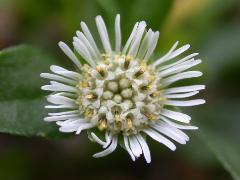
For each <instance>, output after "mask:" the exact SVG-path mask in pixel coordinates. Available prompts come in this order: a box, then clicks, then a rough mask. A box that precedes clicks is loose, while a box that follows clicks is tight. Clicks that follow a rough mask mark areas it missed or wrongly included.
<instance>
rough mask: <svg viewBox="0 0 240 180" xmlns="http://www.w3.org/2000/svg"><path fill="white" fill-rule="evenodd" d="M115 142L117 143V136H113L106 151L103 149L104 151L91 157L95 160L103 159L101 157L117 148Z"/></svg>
mask: <svg viewBox="0 0 240 180" xmlns="http://www.w3.org/2000/svg"><path fill="white" fill-rule="evenodd" d="M117 141H118V140H117V136H114V137H113V138H112V143H111V145H110V146H109V147H108V148H107V149H105V150H104V151H102V152H99V153H96V154H94V155H93V157H95V158H98V157H103V156H106V155H108V154H110V153H112V152H113V151H114V150H115V149H116V147H117Z"/></svg>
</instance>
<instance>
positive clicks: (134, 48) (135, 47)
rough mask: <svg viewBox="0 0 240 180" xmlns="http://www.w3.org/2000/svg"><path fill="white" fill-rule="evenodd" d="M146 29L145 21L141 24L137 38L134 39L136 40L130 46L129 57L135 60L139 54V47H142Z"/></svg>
mask: <svg viewBox="0 0 240 180" xmlns="http://www.w3.org/2000/svg"><path fill="white" fill-rule="evenodd" d="M145 27H146V23H145V22H144V21H142V22H140V23H139V26H138V29H137V33H136V35H135V37H134V39H133V41H132V43H131V45H130V48H129V52H128V55H130V56H131V57H133V58H135V57H136V55H137V52H138V49H139V46H140V42H141V40H142V36H143V33H144V30H145Z"/></svg>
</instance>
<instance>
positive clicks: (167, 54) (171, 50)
mask: <svg viewBox="0 0 240 180" xmlns="http://www.w3.org/2000/svg"><path fill="white" fill-rule="evenodd" d="M177 45H178V41H177V42H175V43H174V45H173V46H172V47H171V49H170V50H169V51H168V52H167V53H166V54H165V55H164V56H163V57H161V58H160V59H157V60H156V61H155V62H154V63H153V64H152V65H153V66H158V65H159V64H161V63H163V62H165V61H167V60H168V59H167V58H168V57H169V55H170V54H171V53H172V52H173V51H174V50H175V49H176V47H177Z"/></svg>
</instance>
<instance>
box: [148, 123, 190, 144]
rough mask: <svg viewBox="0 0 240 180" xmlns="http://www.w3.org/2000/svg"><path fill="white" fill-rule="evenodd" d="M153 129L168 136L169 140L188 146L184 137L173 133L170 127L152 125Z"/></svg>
mask: <svg viewBox="0 0 240 180" xmlns="http://www.w3.org/2000/svg"><path fill="white" fill-rule="evenodd" d="M151 127H152V128H154V129H155V130H157V131H158V132H160V133H162V134H164V135H166V136H168V137H169V138H171V139H173V140H174V141H176V142H178V143H180V144H186V141H185V139H184V138H183V137H181V136H179V135H178V134H177V133H174V132H173V131H171V129H170V128H168V127H163V126H161V125H159V124H151Z"/></svg>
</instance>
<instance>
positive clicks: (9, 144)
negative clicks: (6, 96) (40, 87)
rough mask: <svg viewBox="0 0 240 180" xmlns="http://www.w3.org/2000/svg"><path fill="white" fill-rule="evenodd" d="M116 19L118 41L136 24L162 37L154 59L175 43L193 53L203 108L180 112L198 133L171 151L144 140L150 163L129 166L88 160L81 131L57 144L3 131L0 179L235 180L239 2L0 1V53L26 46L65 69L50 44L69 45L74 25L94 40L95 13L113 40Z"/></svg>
mask: <svg viewBox="0 0 240 180" xmlns="http://www.w3.org/2000/svg"><path fill="white" fill-rule="evenodd" d="M116 13H120V14H121V24H122V31H123V39H124V40H126V38H127V37H128V35H129V33H130V31H131V29H132V26H133V24H134V22H135V21H138V20H146V22H147V24H148V26H149V27H151V28H153V29H154V30H159V31H160V32H161V35H160V40H159V44H158V47H157V49H156V51H155V52H156V54H157V55H161V54H163V53H164V52H166V51H167V50H168V49H169V48H170V47H171V45H172V44H173V43H174V42H175V41H176V40H179V41H180V44H181V45H183V44H185V43H190V44H191V50H190V51H192V52H199V53H200V57H201V59H202V60H203V63H202V64H201V65H200V66H198V69H200V70H201V71H203V72H204V76H203V77H202V78H199V79H198V80H194V81H193V82H194V83H200V84H206V85H207V89H206V90H205V91H204V92H203V93H201V95H200V96H201V97H202V96H203V97H204V98H205V99H206V100H207V103H206V104H205V105H203V106H199V107H194V108H188V109H186V110H185V109H183V110H184V111H188V112H189V113H190V114H191V115H192V119H193V121H192V122H193V124H196V125H198V126H199V127H200V130H199V131H198V132H197V133H196V132H188V134H189V135H190V137H191V140H190V142H189V143H188V144H187V145H185V146H180V145H178V146H177V147H178V148H177V151H176V152H170V151H169V150H168V149H167V148H165V147H163V146H162V145H160V144H158V143H156V142H153V141H151V140H149V145H150V149H151V154H152V163H151V164H146V163H145V161H144V159H142V158H141V159H139V160H137V161H136V162H132V161H131V159H130V157H129V156H128V154H127V153H126V152H125V151H124V150H122V149H121V148H118V149H117V151H115V152H114V153H113V154H111V155H109V156H107V157H104V158H101V159H94V158H92V154H94V153H95V152H97V151H100V150H101V148H100V147H99V146H98V145H96V144H94V143H92V142H90V141H89V140H88V139H87V135H86V134H84V133H83V134H81V136H75V137H70V138H67V139H62V140H60V139H44V138H39V137H31V138H30V137H21V136H14V135H8V134H5V133H2V134H0V180H1V179H3V180H5V179H7V180H8V179H10V180H12V179H13V180H15V179H17V180H18V179H23V180H28V179H114V180H117V179H166V180H175V179H179V180H180V179H183V180H215V179H216V180H228V179H233V178H235V179H239V176H238V175H239V174H240V171H239V167H240V161H239V160H240V158H239V154H240V144H239V142H240V141H239V135H240V123H239V120H240V113H239V111H240V101H239V100H240V96H239V92H240V83H239V78H240V1H239V0H175V1H170V0H165V1H162V0H149V1H147V0H139V1H137V0H133V1H127V0H122V1H121V0H117V1H111V0H96V1H94V0H69V1H67V0H0V49H3V48H7V47H10V46H14V45H19V44H31V45H34V46H37V47H40V48H42V49H43V50H45V51H46V52H48V53H51V54H52V55H53V56H54V57H56V58H57V59H58V60H59V62H61V63H63V64H65V65H66V66H68V67H70V68H71V65H70V63H69V64H68V62H69V60H68V59H67V58H66V57H64V56H63V54H62V52H61V51H60V50H59V49H58V47H57V42H58V41H60V40H63V41H65V42H67V43H68V44H70V43H71V40H72V37H73V35H74V34H75V31H76V30H77V29H80V27H79V23H80V21H81V20H84V21H85V22H86V23H87V24H88V25H89V26H90V29H91V30H92V32H94V33H95V34H96V28H95V25H94V22H95V19H94V18H95V16H96V15H98V14H101V15H102V16H103V17H104V18H105V21H106V22H107V24H108V25H109V31H110V32H111V33H110V34H112V37H113V33H112V32H113V31H112V30H113V29H112V27H113V22H114V18H115V15H116ZM189 53H190V52H189ZM46 71H47V69H46ZM190 109H191V111H190ZM0 117H1V115H0ZM226 170H227V171H226ZM232 177H233V178H232Z"/></svg>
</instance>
